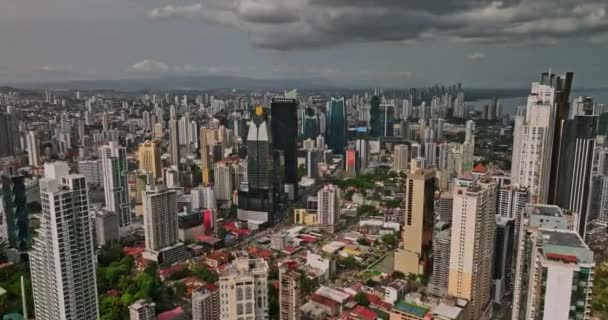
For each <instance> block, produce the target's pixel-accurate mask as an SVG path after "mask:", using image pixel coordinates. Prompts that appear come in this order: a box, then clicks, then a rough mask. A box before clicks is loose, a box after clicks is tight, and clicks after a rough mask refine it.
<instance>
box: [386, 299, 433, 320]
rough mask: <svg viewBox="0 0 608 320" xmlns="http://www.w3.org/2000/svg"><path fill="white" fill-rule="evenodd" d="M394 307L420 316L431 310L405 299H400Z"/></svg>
mask: <svg viewBox="0 0 608 320" xmlns="http://www.w3.org/2000/svg"><path fill="white" fill-rule="evenodd" d="M394 309H396V310H398V311H400V312H403V313H405V314H409V315H413V316H416V317H419V318H422V317H424V316H425V315H426V314H427V312H429V308H427V307H423V306H418V305H415V304H413V303H408V302H405V301H399V302H397V303H396V304H395V307H394Z"/></svg>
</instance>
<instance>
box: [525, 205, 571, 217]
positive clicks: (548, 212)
mask: <svg viewBox="0 0 608 320" xmlns="http://www.w3.org/2000/svg"><path fill="white" fill-rule="evenodd" d="M532 214H534V215H541V216H551V217H561V216H563V215H564V212H563V211H562V209H561V208H560V207H558V206H555V205H534V207H533V209H532Z"/></svg>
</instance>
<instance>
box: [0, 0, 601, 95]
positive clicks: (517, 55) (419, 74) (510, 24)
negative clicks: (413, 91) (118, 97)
mask: <svg viewBox="0 0 608 320" xmlns="http://www.w3.org/2000/svg"><path fill="white" fill-rule="evenodd" d="M607 67H608V1H605V0H504V1H480V0H199V1H197V0H18V1H16V0H0V82H19V81H48V80H70V79H118V78H128V77H144V76H157V75H181V74H188V75H199V74H209V73H211V74H222V75H241V76H249V77H264V78H284V77H290V78H297V77H302V78H309V77H314V78H317V77H319V78H324V79H328V80H331V81H334V82H338V83H341V84H352V85H374V84H376V85H378V86H394V87H409V86H418V85H426V84H434V83H453V82H458V81H461V82H463V83H464V84H465V85H468V86H477V87H496V86H505V87H527V86H528V83H529V82H530V81H531V80H534V79H536V78H538V74H539V73H540V72H541V71H544V70H548V69H549V68H552V69H553V70H554V71H556V72H565V71H574V72H575V85H576V86H578V87H582V86H587V87H588V86H608V77H606V75H605V74H606V73H608V68H607Z"/></svg>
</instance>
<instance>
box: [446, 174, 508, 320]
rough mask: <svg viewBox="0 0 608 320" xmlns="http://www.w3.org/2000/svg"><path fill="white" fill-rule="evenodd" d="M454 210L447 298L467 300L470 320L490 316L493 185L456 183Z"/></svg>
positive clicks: (494, 194) (493, 233)
mask: <svg viewBox="0 0 608 320" xmlns="http://www.w3.org/2000/svg"><path fill="white" fill-rule="evenodd" d="M456 183H457V184H456V186H455V187H454V208H453V215H452V235H451V243H450V245H451V250H450V252H451V254H450V274H449V284H448V295H451V296H454V297H457V298H461V299H466V300H469V308H470V309H469V317H468V319H470V320H478V319H489V318H490V317H491V315H492V305H493V304H492V259H493V256H494V236H495V228H496V221H495V215H496V191H497V190H496V182H494V181H491V180H478V181H473V180H459V181H457V182H456Z"/></svg>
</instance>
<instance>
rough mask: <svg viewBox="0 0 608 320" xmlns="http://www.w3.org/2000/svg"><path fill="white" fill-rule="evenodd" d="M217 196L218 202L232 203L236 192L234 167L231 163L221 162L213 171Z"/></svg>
mask: <svg viewBox="0 0 608 320" xmlns="http://www.w3.org/2000/svg"><path fill="white" fill-rule="evenodd" d="M213 175H214V179H213V180H214V181H215V185H214V187H215V194H216V198H217V200H221V201H231V200H232V191H233V190H234V184H233V180H234V179H233V176H234V167H233V165H232V162H230V161H220V162H218V163H216V164H215V168H214V170H213Z"/></svg>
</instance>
